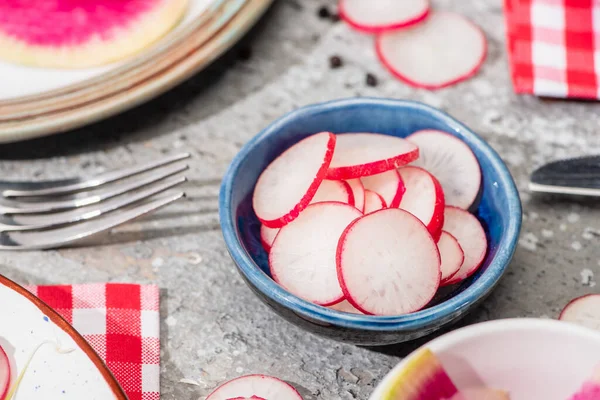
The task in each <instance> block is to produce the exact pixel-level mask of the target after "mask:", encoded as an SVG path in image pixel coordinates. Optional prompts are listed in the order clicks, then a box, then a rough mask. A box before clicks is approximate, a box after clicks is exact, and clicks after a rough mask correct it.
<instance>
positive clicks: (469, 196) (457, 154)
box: [407, 130, 481, 210]
mask: <svg viewBox="0 0 600 400" xmlns="http://www.w3.org/2000/svg"><path fill="white" fill-rule="evenodd" d="M407 139H408V140H409V141H411V142H413V143H414V144H416V145H417V146H419V151H420V157H419V159H418V160H417V161H415V163H414V165H416V166H419V167H422V168H424V169H426V170H427V171H429V172H430V173H431V174H433V175H434V176H435V177H436V178H437V179H438V181H439V182H440V184H441V185H442V189H444V199H445V202H446V205H447V206H455V207H460V208H462V209H465V210H466V209H468V208H469V207H471V205H472V204H473V203H474V202H475V199H476V198H477V195H478V194H479V189H480V187H481V169H480V167H479V162H478V161H477V158H476V157H475V155H474V154H473V152H472V151H471V149H470V148H469V146H467V144H466V143H465V142H463V141H462V140H460V139H459V138H457V137H456V136H452V135H450V134H449V133H446V132H442V131H436V130H423V131H418V132H415V133H413V134H412V135H410V136H409V137H408V138H407Z"/></svg>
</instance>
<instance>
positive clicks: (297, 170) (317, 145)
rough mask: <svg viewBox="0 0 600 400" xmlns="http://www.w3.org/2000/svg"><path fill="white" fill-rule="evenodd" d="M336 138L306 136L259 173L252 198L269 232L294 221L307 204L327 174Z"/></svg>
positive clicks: (324, 135)
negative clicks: (269, 229) (270, 229)
mask: <svg viewBox="0 0 600 400" xmlns="http://www.w3.org/2000/svg"><path fill="white" fill-rule="evenodd" d="M335 143H336V137H335V135H334V134H332V133H329V132H321V133H317V134H315V135H312V136H309V137H307V138H305V139H303V140H301V141H300V142H298V143H296V144H295V145H293V146H292V147H290V148H289V149H287V150H286V151H285V152H283V154H281V155H280V156H279V157H277V158H276V159H275V160H274V161H273V162H272V163H271V164H269V166H267V168H266V169H265V170H264V171H263V172H262V174H261V175H260V177H259V178H258V181H257V182H256V186H255V187H254V195H253V197H252V206H253V207H254V212H255V213H256V216H257V217H258V219H259V220H260V221H261V222H262V223H263V224H264V225H266V226H268V227H269V228H281V227H282V226H283V225H285V224H287V223H288V222H291V221H293V220H294V219H295V218H296V217H298V214H300V212H301V211H302V210H304V208H306V206H307V205H308V204H309V203H310V201H311V200H312V198H313V197H314V195H315V193H316V192H317V190H318V189H319V186H320V185H321V182H322V181H323V179H324V178H325V175H326V174H327V169H328V168H329V164H330V162H331V159H332V157H333V149H334V147H335Z"/></svg>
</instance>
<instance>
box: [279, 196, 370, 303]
mask: <svg viewBox="0 0 600 400" xmlns="http://www.w3.org/2000/svg"><path fill="white" fill-rule="evenodd" d="M360 216H362V213H361V212H360V211H358V210H357V209H356V208H354V207H353V206H351V205H348V204H344V203H337V202H324V203H315V204H311V205H310V206H308V207H307V208H306V209H305V210H304V211H303V212H302V213H301V214H300V216H299V217H298V218H296V219H295V220H294V221H292V222H291V223H289V224H287V225H286V226H284V227H283V228H281V230H280V231H279V233H278V234H277V237H276V238H275V241H274V242H273V247H271V252H270V253H269V266H270V269H271V275H272V276H273V279H274V280H275V282H277V283H279V284H280V285H281V286H282V287H284V288H285V289H286V290H287V291H289V292H291V293H293V294H295V295H296V296H298V297H301V298H303V299H305V300H308V301H311V302H313V303H315V304H318V305H322V306H328V305H332V304H335V303H339V302H340V301H342V300H343V298H344V295H343V294H342V289H341V288H340V284H339V282H338V278H337V272H336V249H337V245H338V241H339V239H340V236H341V235H342V232H343V231H344V229H346V227H347V226H348V225H349V224H350V223H351V222H352V221H354V220H355V219H356V218H359V217H360Z"/></svg>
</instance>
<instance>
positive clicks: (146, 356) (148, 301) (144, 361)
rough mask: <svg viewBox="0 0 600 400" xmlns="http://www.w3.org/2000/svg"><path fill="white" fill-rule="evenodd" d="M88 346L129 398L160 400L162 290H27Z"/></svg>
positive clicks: (99, 286) (68, 287) (117, 287)
mask: <svg viewBox="0 0 600 400" xmlns="http://www.w3.org/2000/svg"><path fill="white" fill-rule="evenodd" d="M27 289H28V290H29V291H31V292H32V293H33V294H35V295H36V296H38V297H39V298H40V299H41V300H42V301H44V302H45V303H46V304H48V305H49V306H50V307H52V308H53V309H54V310H55V311H56V312H58V313H59V314H60V315H61V316H62V317H63V318H64V319H66V320H67V321H69V323H71V325H73V327H74V328H75V329H76V330H77V331H78V332H79V333H80V334H81V335H83V337H84V338H85V339H86V340H87V341H88V342H89V343H90V345H91V346H92V347H93V348H94V350H96V353H98V355H99V356H100V357H101V358H102V359H103V360H104V361H105V363H106V365H107V366H108V368H109V369H110V370H111V371H112V373H113V375H114V376H115V378H116V379H117V381H118V382H119V384H120V385H121V387H122V388H123V390H124V391H125V393H126V394H127V396H128V397H129V400H159V399H160V387H159V382H160V380H159V379H160V344H159V333H160V329H159V315H158V301H159V291H158V287H157V286H154V285H132V284H118V283H106V284H103V283H102V284H86V285H57V286H27Z"/></svg>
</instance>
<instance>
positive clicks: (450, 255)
mask: <svg viewBox="0 0 600 400" xmlns="http://www.w3.org/2000/svg"><path fill="white" fill-rule="evenodd" d="M437 245H438V250H439V251H440V258H441V259H442V265H441V267H440V269H441V270H442V285H444V282H445V281H448V280H450V278H452V277H453V276H454V275H456V273H457V272H458V270H459V269H460V266H461V265H462V263H463V261H464V260H465V253H464V251H463V249H462V247H460V244H459V243H458V240H456V238H455V237H454V236H452V235H451V234H449V233H448V232H444V231H442V234H441V236H440V240H439V241H438V243H437Z"/></svg>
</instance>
